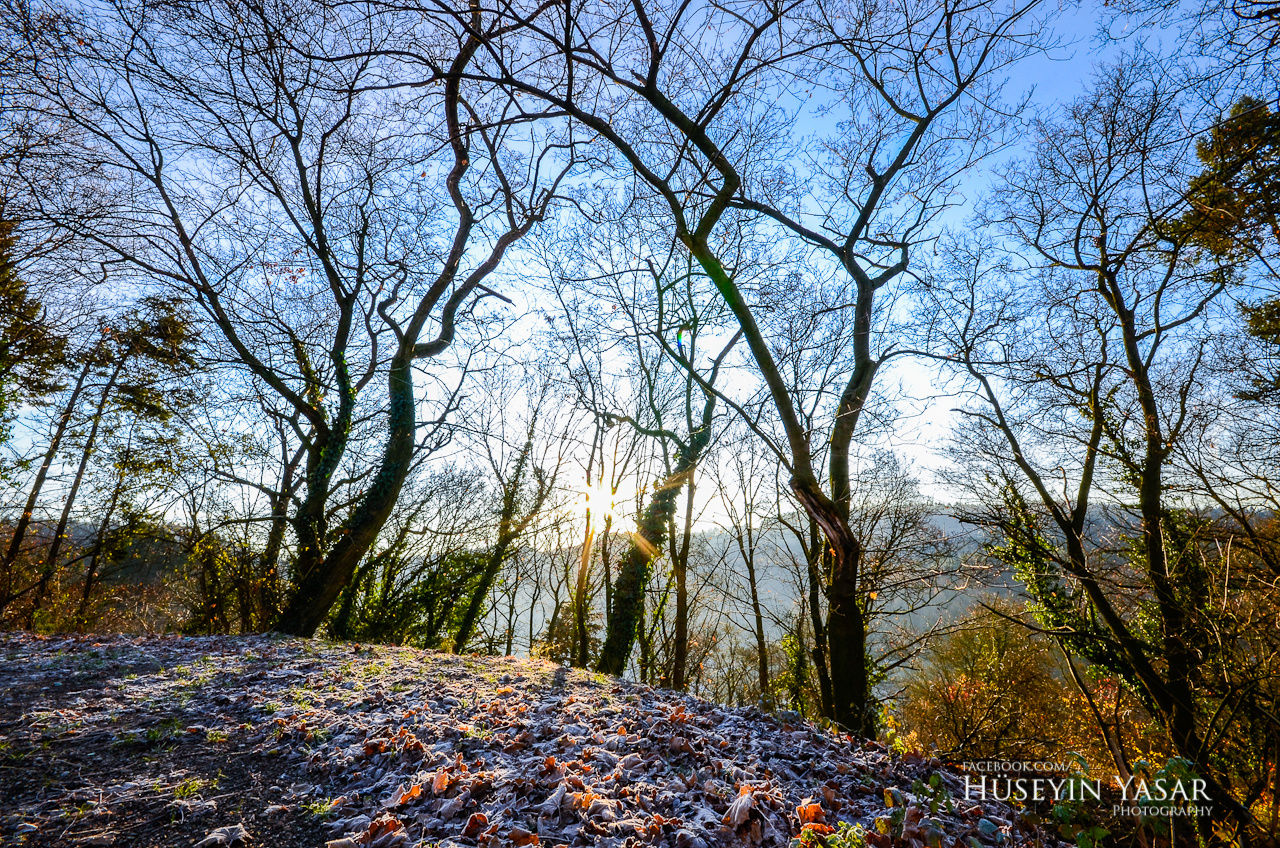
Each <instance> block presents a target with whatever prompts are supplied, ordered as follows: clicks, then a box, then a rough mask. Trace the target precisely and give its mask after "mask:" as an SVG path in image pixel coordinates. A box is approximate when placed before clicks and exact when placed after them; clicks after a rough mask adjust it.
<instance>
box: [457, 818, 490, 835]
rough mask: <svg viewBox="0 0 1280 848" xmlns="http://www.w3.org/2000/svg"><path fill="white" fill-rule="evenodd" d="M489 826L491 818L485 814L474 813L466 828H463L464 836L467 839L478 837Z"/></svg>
mask: <svg viewBox="0 0 1280 848" xmlns="http://www.w3.org/2000/svg"><path fill="white" fill-rule="evenodd" d="M488 826H489V817H488V816H486V815H485V814H484V813H472V814H471V818H469V819H467V825H466V827H464V828H462V835H463V836H465V837H467V838H469V839H470V838H473V837H475V836H478V835H479V834H480V833H481V832H483V831H484V829H485V828H487V827H488Z"/></svg>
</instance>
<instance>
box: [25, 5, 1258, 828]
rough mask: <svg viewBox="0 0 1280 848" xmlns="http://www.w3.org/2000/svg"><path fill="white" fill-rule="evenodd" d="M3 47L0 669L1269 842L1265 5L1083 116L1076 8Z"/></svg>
mask: <svg viewBox="0 0 1280 848" xmlns="http://www.w3.org/2000/svg"><path fill="white" fill-rule="evenodd" d="M1131 5H1132V4H1131ZM1137 5H1138V6H1141V4H1137ZM3 9H4V14H3V27H4V30H3V42H2V45H0V78H2V79H3V83H0V85H3V109H2V110H0V121H2V124H0V203H2V204H3V205H2V206H0V222H3V223H2V224H0V303H2V304H3V311H2V312H0V321H2V322H3V324H2V326H0V330H2V331H3V342H0V425H2V427H3V429H2V430H0V438H2V439H3V444H4V448H5V451H6V453H5V457H4V460H3V465H0V474H2V475H3V477H2V482H3V485H4V493H5V495H4V512H3V516H2V520H3V524H2V525H0V526H2V528H3V537H2V538H0V549H2V552H3V560H2V561H0V621H3V623H4V625H5V626H9V627H23V628H30V629H37V630H45V631H53V630H95V629H121V630H136V629H180V630H184V631H186V632H191V633H227V632H248V631H261V630H269V629H273V630H277V631H280V632H284V633H289V634H294V635H301V636H311V635H313V634H316V633H324V634H327V635H329V636H332V637H335V638H343V639H358V640H374V641H387V642H397V643H408V644H415V645H421V646H426V647H433V648H443V649H447V650H454V651H485V652H498V653H511V652H531V653H535V654H538V655H542V656H546V657H549V658H552V659H555V660H557V661H564V662H569V663H571V664H573V665H576V666H580V667H590V668H595V669H598V670H600V671H604V672H608V673H613V674H624V673H625V674H630V675H633V676H635V677H637V678H638V679H641V680H644V681H647V682H653V683H656V684H661V685H664V686H671V687H675V688H679V689H690V690H693V691H698V692H701V693H704V694H708V695H711V696H712V697H717V698H720V699H722V700H726V701H734V702H752V703H758V704H761V705H763V706H765V707H767V708H778V709H780V708H786V709H793V710H797V711H799V712H801V713H804V714H806V715H810V716H815V717H822V718H824V719H826V720H828V721H830V722H833V723H835V724H837V725H839V726H841V727H843V728H845V729H846V730H849V731H851V732H853V733H856V734H861V735H874V734H875V733H877V732H881V731H884V730H885V729H886V727H888V728H891V729H893V733H894V734H895V738H897V739H899V740H902V739H904V738H913V739H914V740H915V741H914V742H913V743H912V744H920V745H923V746H926V747H928V746H932V747H934V748H935V749H937V750H939V751H941V752H943V753H946V754H948V755H950V756H957V757H962V756H963V757H978V756H1006V755H1007V756H1032V755H1036V756H1040V755H1043V756H1046V757H1060V756H1062V755H1063V752H1065V751H1067V750H1070V749H1077V750H1078V749H1081V748H1083V749H1086V750H1087V751H1088V752H1089V754H1088V756H1089V757H1090V758H1091V759H1092V761H1093V762H1094V763H1095V764H1100V765H1105V766H1106V767H1107V768H1114V769H1115V770H1116V771H1117V772H1118V773H1120V774H1122V775H1130V774H1132V773H1134V772H1135V770H1139V771H1140V770H1141V768H1143V766H1141V765H1139V764H1138V759H1139V758H1140V757H1152V758H1155V760H1158V761H1159V762H1160V763H1162V764H1163V767H1165V768H1170V767H1172V766H1170V765H1169V764H1170V763H1185V764H1186V768H1189V769H1191V770H1193V771H1194V772H1195V773H1197V774H1198V775H1199V776H1200V777H1201V778H1202V779H1205V780H1206V781H1208V785H1209V788H1210V792H1211V794H1212V798H1213V804H1214V806H1215V809H1216V810H1218V811H1219V813H1220V818H1219V820H1217V821H1215V822H1214V823H1213V828H1216V830H1212V829H1211V828H1210V825H1209V823H1202V825H1203V828H1202V833H1201V835H1202V836H1204V837H1205V838H1210V837H1211V836H1212V835H1213V834H1214V833H1216V834H1217V837H1218V838H1223V839H1231V838H1245V837H1248V838H1254V839H1263V840H1267V839H1269V840H1271V841H1274V839H1275V833H1276V825H1277V815H1276V811H1277V799H1278V797H1280V791H1277V781H1276V777H1275V775H1276V763H1277V760H1278V759H1280V721H1277V715H1278V713H1277V705H1276V696H1277V689H1278V685H1277V672H1278V671H1280V667H1278V665H1277V663H1278V662H1280V655H1278V654H1277V649H1278V648H1280V644H1278V643H1277V639H1278V637H1277V634H1280V622H1277V614H1278V613H1280V603H1278V599H1277V592H1280V588H1278V587H1280V546H1278V545H1277V536H1278V535H1280V526H1278V525H1277V523H1276V514H1277V488H1276V479H1275V475H1274V469H1275V468H1276V463H1275V460H1276V451H1277V445H1280V438H1278V436H1280V430H1278V428H1277V425H1278V424H1280V418H1278V417H1277V406H1276V399H1277V386H1280V369H1278V368H1277V367H1276V365H1277V353H1280V350H1278V348H1277V345H1278V344H1280V318H1278V316H1280V306H1277V303H1280V301H1278V300H1277V296H1276V291H1275V281H1276V274H1275V268H1274V265H1273V262H1274V261H1275V259H1276V257H1277V255H1280V251H1278V248H1280V224H1278V223H1277V220H1278V219H1277V202H1278V201H1277V197H1280V193H1277V188H1278V186H1280V181H1278V180H1277V174H1278V170H1277V169H1278V167H1280V164H1278V154H1280V118H1278V117H1277V109H1276V104H1275V102H1274V101H1273V100H1271V99H1270V98H1271V96H1272V95H1271V92H1273V91H1274V90H1275V80H1274V79H1273V78H1272V76H1271V64H1270V61H1271V59H1272V58H1273V56H1272V53H1273V47H1274V44H1275V42H1276V38H1275V30H1274V27H1273V23H1272V21H1273V18H1274V16H1273V15H1271V14H1270V13H1269V12H1267V10H1266V9H1265V8H1264V7H1263V6H1261V5H1259V6H1258V7H1257V8H1254V6H1253V5H1251V4H1249V3H1244V4H1237V5H1235V6H1233V7H1232V8H1231V9H1229V10H1222V9H1218V8H1217V7H1216V6H1213V7H1206V8H1204V9H1198V8H1193V7H1177V8H1174V9H1166V8H1164V7H1163V6H1161V7H1155V6H1154V5H1153V6H1152V7H1151V8H1145V9H1143V8H1130V7H1128V6H1127V7H1126V8H1125V9H1124V10H1123V12H1121V11H1112V10H1109V9H1101V10H1096V14H1097V15H1098V16H1099V17H1100V19H1103V21H1104V23H1109V24H1113V25H1114V26H1113V27H1111V30H1114V31H1122V30H1124V28H1125V26H1127V25H1128V24H1132V23H1134V22H1135V21H1139V20H1141V21H1145V22H1146V23H1148V24H1150V23H1151V22H1153V21H1154V22H1157V23H1159V24H1160V25H1161V26H1163V27H1165V32H1166V33H1173V32H1176V33H1180V34H1181V36H1180V37H1179V38H1178V39H1175V41H1176V44H1177V51H1178V52H1173V53H1158V52H1153V48H1152V47H1151V46H1150V44H1148V43H1146V42H1145V41H1141V40H1135V41H1133V42H1132V43H1120V42H1116V41H1114V40H1113V41H1111V42H1109V45H1110V46H1109V48H1108V49H1109V53H1108V55H1110V56H1111V59H1110V60H1109V61H1107V62H1105V63H1101V64H1099V65H1097V66H1096V67H1095V69H1094V71H1093V73H1092V76H1091V77H1090V78H1089V79H1088V80H1087V81H1086V82H1085V84H1084V91H1083V93H1081V94H1080V95H1079V96H1078V97H1077V98H1076V99H1074V100H1072V101H1070V102H1068V103H1065V104H1064V103H1049V102H1045V103H1040V102H1038V101H1035V100H1034V99H1033V98H1031V97H1028V96H1027V95H1026V93H1024V92H1022V91H1020V90H1018V89H1017V88H1016V86H1015V85H1014V84H1013V83H1011V82H1010V80H1016V79H1017V78H1018V74H1019V73H1020V72H1021V71H1023V70H1024V69H1028V68H1034V67H1041V66H1043V63H1044V62H1046V61H1047V60H1049V59H1052V58H1054V57H1056V55H1057V53H1058V52H1059V50H1060V47H1061V45H1060V43H1059V41H1058V38H1057V36H1056V35H1055V33H1054V27H1055V26H1056V25H1057V24H1058V22H1059V21H1058V15H1059V14H1060V12H1059V10H1058V9H1057V8H1056V7H1049V6H1047V5H1043V4H1041V3H1040V2H1038V0H1025V2H1022V3H1014V4H1012V5H1010V4H997V3H986V2H981V3H976V4H963V5H960V4H955V3H951V2H947V0H922V2H914V0H911V2H901V3H895V4H883V3H864V2H861V0H836V1H835V2H826V0H814V1H813V2H810V1H809V0H806V2H795V3H781V4H779V3H760V2H755V0H742V2H730V3H722V4H663V3H640V2H637V3H633V4H624V5H609V4H586V5H577V6H575V5H574V4H567V3H566V4H521V3H510V2H505V0H500V1H499V2H495V3H486V2H476V3H471V4H469V5H467V6H466V8H462V7H459V8H453V7H450V6H447V5H433V4H425V3H422V4H419V3H412V2H410V3H396V4H390V3H383V2H378V0H369V2H359V3H330V2H327V0H308V2H302V3H297V2H290V3H287V4H284V3H279V4H277V3H265V4H264V3H258V2H246V0H223V2H218V3H193V2H186V0H148V2H145V3H139V4H127V5H124V4H110V3H102V4H96V3H88V4H75V5H67V6H61V5H58V4H56V3H35V2H30V0H3ZM1111 30H1108V29H1107V28H1106V27H1104V31H1111ZM1103 37H1104V38H1105V37H1106V36H1103ZM930 380H932V383H933V386H932V387H931V388H928V389H922V388H919V387H921V386H923V385H925V384H927V383H928V382H929V381H930ZM912 387H915V388H912ZM939 408H954V410H955V411H954V413H953V418H952V421H953V425H954V426H953V428H952V432H951V434H950V436H949V437H948V441H947V442H946V443H945V444H938V445H934V446H932V447H936V448H938V449H939V452H940V453H942V454H944V457H943V461H944V465H943V470H942V471H941V472H940V477H939V479H938V480H936V481H931V482H932V483H935V484H937V485H938V486H939V490H940V491H946V492H948V493H950V495H949V496H950V497H952V498H954V499H955V500H956V501H957V503H958V504H959V505H958V506H956V507H953V508H948V509H944V508H943V507H942V506H940V505H938V504H936V503H933V502H932V501H931V500H930V498H928V497H926V496H925V495H924V494H923V493H922V490H921V485H922V484H921V481H920V480H919V479H917V471H916V470H914V469H913V468H912V467H911V465H910V461H909V460H908V456H910V455H912V454H911V452H910V451H904V450H902V440H903V438H904V434H905V433H907V432H908V431H909V430H910V428H912V427H913V426H915V424H914V423H913V421H914V417H915V416H917V415H920V414H922V413H921V410H922V409H928V410H934V409H939ZM895 449H896V450H897V452H896V453H895ZM915 455H917V456H918V455H919V454H918V452H917V453H916V454H915ZM947 512H949V513H950V515H951V516H952V517H953V518H955V519H959V520H960V522H962V523H963V525H964V526H965V527H967V528H968V531H967V533H968V535H967V536H964V537H960V536H958V535H957V534H954V533H953V534H948V533H944V532H942V530H941V529H940V528H941V527H943V526H948V525H947V524H946V523H945V522H944V521H943V520H942V519H941V516H942V515H943V514H944V513H947ZM1010 576H1012V577H1013V578H1016V582H1017V586H1018V595H1017V597H1018V598H1019V600H1018V601H1017V602H1011V601H999V602H997V601H991V602H990V603H988V605H987V607H986V608H975V611H974V612H973V613H972V615H970V616H969V617H967V618H966V617H964V616H961V615H959V614H958V612H959V610H960V609H961V608H962V607H963V605H964V603H965V602H967V600H971V599H972V598H973V597H975V596H977V595H979V594H981V589H980V587H981V586H982V584H983V583H984V581H989V582H994V581H996V580H998V579H1003V578H1007V577H1010ZM957 598H959V599H960V600H957ZM1071 716H1075V719H1074V720H1075V721H1079V720H1080V717H1081V716H1083V717H1084V719H1085V720H1086V721H1088V722H1091V728H1090V730H1089V732H1088V733H1086V734H1072V733H1066V732H1062V733H1057V732H1054V733H1050V732H1046V728H1053V727H1059V726H1063V727H1066V726H1074V725H1071V724H1070V722H1071V721H1072V720H1073V719H1071V718H1070V717H1071ZM904 723H905V724H904ZM912 733H914V737H912V736H911V734H912Z"/></svg>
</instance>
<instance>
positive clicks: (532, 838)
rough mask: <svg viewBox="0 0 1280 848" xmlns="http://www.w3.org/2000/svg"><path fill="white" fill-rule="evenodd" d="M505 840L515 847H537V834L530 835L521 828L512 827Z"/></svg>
mask: <svg viewBox="0 0 1280 848" xmlns="http://www.w3.org/2000/svg"><path fill="white" fill-rule="evenodd" d="M507 840H508V841H509V842H510V843H511V844H512V845H514V846H515V848H521V846H523V845H537V844H538V834H536V833H530V832H529V831H527V830H525V829H524V828H522V827H513V828H511V832H510V833H508V834H507Z"/></svg>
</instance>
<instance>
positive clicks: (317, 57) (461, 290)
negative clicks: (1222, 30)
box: [25, 2, 568, 635]
mask: <svg viewBox="0 0 1280 848" xmlns="http://www.w3.org/2000/svg"><path fill="white" fill-rule="evenodd" d="M60 21H61V26H60V27H59V28H58V29H57V30H56V31H55V32H47V31H40V32H38V33H37V35H38V37H39V38H40V39H42V40H41V43H40V44H39V45H35V46H33V47H32V49H31V51H30V52H31V53H32V55H34V56H42V57H43V56H49V57H52V58H50V59H49V60H48V61H44V62H43V63H41V64H40V67H39V68H38V70H37V69H34V68H33V69H31V70H30V72H28V73H27V74H26V75H25V82H26V83H27V84H28V85H29V87H30V88H31V89H32V91H33V95H34V96H35V97H36V98H37V99H38V101H39V103H40V107H41V109H42V110H43V112H44V114H46V115H48V116H50V117H51V119H56V120H58V121H61V122H63V123H66V124H67V125H69V126H72V127H75V128H76V130H77V134H75V135H73V136H72V137H71V139H70V140H69V143H68V144H67V145H65V146H62V147H59V148H58V149H56V151H54V152H53V153H50V154H49V155H57V156H59V157H64V158H65V159H67V160H69V161H73V162H75V163H77V165H78V173H79V179H75V180H71V181H69V182H68V184H67V185H66V187H65V190H64V191H51V190H49V188H48V187H47V186H38V185H34V184H31V185H28V187H27V188H28V191H29V194H30V195H31V197H33V198H34V205H33V209H34V210H35V212H36V214H38V216H39V217H40V219H41V221H42V223H44V224H46V225H47V226H48V227H49V228H51V229H53V230H55V231H65V232H69V233H71V234H73V235H74V236H75V237H76V238H77V239H78V240H79V241H80V243H84V244H88V245H91V246H92V247H93V248H94V249H93V250H92V251H90V250H86V255H85V256H84V257H83V258H84V260H85V261H87V262H97V263H100V264H101V266H102V267H104V268H108V267H109V268H112V269H114V271H113V273H115V274H116V275H117V276H118V277H120V278H121V279H125V278H128V279H131V280H133V281H136V282H137V283H138V284H140V285H152V286H154V285H163V286H167V287H170V288H171V289H173V290H177V291H178V292H181V293H182V295H183V296H185V297H189V298H191V299H192V300H193V301H194V302H195V303H197V304H199V307H200V308H201V309H202V311H203V313H204V316H205V317H206V319H207V320H208V322H209V324H210V325H211V327H212V328H213V329H214V331H215V332H216V333H217V334H219V335H220V336H221V339H222V342H223V344H224V345H225V352H226V355H227V358H228V361H229V363H230V364H231V365H232V367H234V368H235V369H237V370H239V371H241V372H242V373H243V374H244V375H245V376H246V378H247V379H251V380H253V381H255V382H257V383H260V384H261V385H262V386H263V387H264V390H265V391H269V392H270V393H272V394H273V395H274V396H275V397H276V398H278V402H279V406H277V405H276V404H275V403H273V404H272V407H271V408H272V409H273V410H275V409H278V410H280V414H281V415H282V416H283V420H285V421H286V422H288V424H289V425H290V427H291V428H292V430H293V432H292V437H293V438H294V439H295V440H296V442H297V443H298V444H300V445H302V446H304V453H305V457H306V459H305V461H304V462H303V463H302V475H303V477H304V479H305V483H304V484H303V486H302V487H301V489H300V497H298V498H297V499H296V500H294V501H293V503H292V506H291V512H290V517H289V524H290V526H291V528H292V531H293V534H294V537H295V541H296V549H295V556H294V558H293V564H292V569H291V577H292V593H291V597H290V599H289V601H288V602H287V604H286V605H285V608H284V610H283V612H282V614H281V616H280V619H279V621H278V622H277V624H276V626H277V628H279V629H281V630H283V631H285V632H290V633H297V634H303V635H309V634H311V633H312V632H314V631H315V629H316V628H317V627H318V626H319V625H320V623H321V622H322V621H323V620H324V618H325V616H326V615H327V613H328V611H329V609H330V607H331V606H332V604H333V602H334V600H335V599H336V598H337V597H338V594H339V593H340V592H341V590H342V588H343V586H345V585H346V583H347V582H348V581H349V580H350V578H351V576H352V574H353V573H354V572H355V569H356V567H357V564H358V563H359V561H360V560H361V558H362V557H363V556H364V555H365V553H366V552H367V551H368V550H369V549H370V547H371V545H372V544H373V543H374V540H375V539H376V538H377V536H378V533H379V532H380V530H381V528H382V526H383V524H384V523H385V522H386V520H387V518H388V516H389V515H390V514H391V512H392V510H393V508H394V506H395V504H396V501H397V497H398V495H399V492H400V489H401V487H402V485H403V483H404V480H405V479H406V476H407V475H408V473H409V470H410V467H411V465H412V463H413V460H414V454H415V450H416V447H417V444H418V438H419V430H420V420H419V414H418V410H419V406H420V399H419V396H418V393H417V392H416V391H415V388H414V372H415V369H417V368H419V367H420V363H424V362H426V361H429V360H432V359H435V358H438V357H440V356H441V355H442V354H444V353H445V352H446V351H447V350H448V349H449V348H450V346H451V345H452V344H453V343H454V340H455V338H456V337H457V335H458V332H459V327H460V324H462V325H464V326H465V324H466V323H467V320H468V318H469V316H471V315H473V314H474V309H475V304H476V301H477V300H478V299H480V298H482V297H489V296H495V295H496V292H494V291H493V290H492V289H490V288H487V287H486V286H485V285H484V282H483V281H484V280H485V278H486V277H487V276H488V275H489V274H490V273H491V272H492V271H493V270H494V268H496V267H497V265H498V263H499V262H500V261H501V259H502V257H503V255H504V254H505V252H506V251H507V249H508V248H509V247H510V246H511V245H512V244H513V243H514V242H516V241H517V240H518V239H519V238H521V237H522V236H523V235H524V234H525V233H527V232H528V231H529V229H530V228H531V227H532V226H533V225H534V223H535V222H536V221H537V220H539V219H540V218H541V217H542V216H543V215H544V214H545V213H546V210H547V209H548V206H549V204H550V203H551V202H552V201H553V198H554V196H555V187H556V185H557V182H558V180H559V178H560V176H562V175H563V173H564V168H565V166H566V164H567V162H568V157H566V156H562V155H560V153H559V152H554V153H550V154H548V153H547V149H546V148H545V147H544V146H543V145H542V144H541V140H540V139H538V138H528V137H526V139H525V140H526V141H529V142H530V144H531V145H532V146H526V147H525V150H526V151H527V154H528V155H515V154H513V153H512V152H511V150H512V148H513V146H514V145H513V143H511V142H509V141H508V139H509V137H510V136H511V134H512V133H515V132H519V131H520V130H519V127H520V126H521V124H520V122H519V121H513V120H510V119H509V115H508V112H509V106H508V105H507V104H506V101H505V100H504V99H503V98H502V97H497V98H495V97H493V96H491V94H489V93H486V92H484V91H481V90H478V89H477V88H476V87H475V86H472V85H470V84H468V83H464V71H465V69H466V68H467V66H468V65H469V64H470V63H471V61H472V59H473V58H474V57H475V55H476V53H477V51H478V50H480V49H481V47H482V45H483V44H485V43H486V42H485V40H486V39H487V38H490V37H492V36H493V35H494V33H493V32H492V31H491V30H489V29H487V28H486V27H487V26H489V25H486V24H484V23H483V20H482V18H481V16H476V17H475V18H473V19H472V20H471V24H472V25H474V26H477V27H479V29H478V30H477V31H475V32H473V33H469V34H466V35H464V36H462V37H460V38H455V37H453V36H452V34H451V33H449V32H448V27H447V26H437V25H436V24H438V23H439V19H436V18H432V19H423V18H422V17H421V16H415V17H414V19H413V22H412V23H413V25H412V26H409V25H408V24H407V23H406V21H405V20H403V19H394V18H392V17H389V16H378V15H372V14H369V13H368V11H367V10H364V9H361V8H359V7H355V6H344V7H330V6H327V5H325V4H324V3H312V4H307V5H305V6H304V7H292V8H290V9H287V10H286V9H284V8H282V7H281V8H273V9H267V8H265V7H262V6H255V5H253V4H247V5H246V4H242V3H238V2H227V3H219V4H213V5H197V4H187V3H182V2H172V3H166V2H159V3H154V4H148V5H145V6H125V5H119V6H101V7H94V8H92V9H88V10H85V11H84V12H82V13H79V14H77V15H75V16H66V17H65V18H62V19H60ZM490 23H491V24H493V23H494V22H493V20H492V18H490ZM402 27H403V28H402ZM396 39H412V40H416V41H417V42H418V43H423V42H429V43H432V44H438V45H440V46H441V51H442V52H441V54H440V55H445V56H446V57H447V58H446V59H445V60H444V61H443V62H442V63H441V64H439V65H438V67H436V68H435V69H434V70H433V73H432V77H431V80H430V81H431V82H432V83H437V84H438V85H437V86H436V87H435V88H433V89H431V90H430V91H429V93H422V92H421V91H419V90H416V89H415V90H412V91H410V92H408V93H404V92H402V91H399V90H397V89H396V88H395V80H394V79H393V78H392V76H391V74H390V71H389V70H388V68H386V67H384V66H382V65H380V64H379V63H377V62H375V61H374V60H372V59H370V58H368V55H369V52H370V48H371V47H379V46H381V47H385V46H387V45H389V44H391V43H392V42H393V41H395V40H396ZM139 45H146V47H145V49H139ZM350 57H355V58H350ZM464 89H465V92H464ZM524 126H526V127H527V124H525V125H524ZM500 150H503V151H504V152H503V153H502V155H498V153H499V151H500ZM559 150H561V151H562V149H559ZM477 162H479V163H483V166H482V167H481V168H480V169H477V168H476V167H475V164H476V163H477ZM33 173H34V172H33ZM548 174H549V175H550V176H549V180H546V179H544V178H546V177H547V176H548ZM442 230H443V231H444V232H447V233H449V235H447V236H444V237H440V236H438V235H436V233H438V232H440V231H442ZM379 384H381V387H382V391H381V393H378V392H377V391H376V389H377V386H378V385H379ZM370 405H372V408H373V409H374V410H377V412H376V414H377V415H379V416H381V418H382V421H383V424H382V425H381V428H380V429H381V433H380V434H379V436H378V438H379V441H380V442H381V448H380V450H378V451H377V452H376V455H374V456H372V457H370V458H369V459H368V460H367V462H368V464H367V465H365V466H364V467H361V468H351V467H350V465H349V463H350V462H351V461H352V459H353V458H354V457H353V455H352V454H351V452H350V451H349V448H350V447H352V439H353V437H354V435H355V434H356V433H357V432H358V431H359V426H360V424H361V423H362V422H361V418H362V416H367V415H370V414H375V413H370V412H369V411H368V410H369V407H370ZM449 411H450V404H449V401H448V398H447V397H445V398H444V399H443V401H442V404H441V409H440V411H439V413H438V415H437V423H439V422H440V421H443V420H444V418H445V417H446V416H447V415H448V413H449ZM348 482H349V483H350V485H351V486H352V487H353V488H354V489H356V490H357V493H356V495H355V496H354V497H352V498H350V499H349V500H346V501H345V503H344V502H341V501H340V500H339V499H338V498H337V497H336V493H337V492H338V491H339V490H341V489H343V488H344V487H345V485H346V484H347V483H348Z"/></svg>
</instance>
